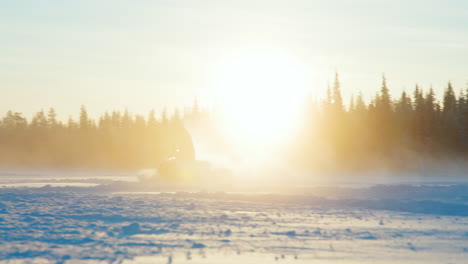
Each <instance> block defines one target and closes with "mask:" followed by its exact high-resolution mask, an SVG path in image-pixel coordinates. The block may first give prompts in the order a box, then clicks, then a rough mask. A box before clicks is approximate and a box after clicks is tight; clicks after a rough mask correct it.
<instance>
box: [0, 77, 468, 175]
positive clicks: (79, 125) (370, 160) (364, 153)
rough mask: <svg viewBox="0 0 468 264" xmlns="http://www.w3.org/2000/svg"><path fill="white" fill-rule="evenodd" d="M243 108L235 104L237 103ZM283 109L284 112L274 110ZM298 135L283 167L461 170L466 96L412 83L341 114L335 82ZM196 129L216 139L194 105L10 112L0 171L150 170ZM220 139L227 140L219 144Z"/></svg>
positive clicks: (466, 160)
mask: <svg viewBox="0 0 468 264" xmlns="http://www.w3.org/2000/svg"><path fill="white" fill-rule="evenodd" d="M239 107H242V104H241V103H240V104H239ZM279 107H281V106H279ZM306 111H307V112H306V115H305V116H306V120H304V122H303V129H302V130H301V133H300V135H299V136H298V138H297V141H296V143H295V144H293V145H294V146H292V147H293V151H292V152H293V155H291V156H288V157H291V159H290V160H289V161H287V160H286V158H287V157H286V156H287V155H285V163H292V164H293V165H295V166H299V167H300V168H303V169H306V170H319V171H363V170H375V169H391V170H401V171H410V170H421V169H430V168H432V167H436V166H440V164H447V163H457V164H461V165H463V164H464V165H465V166H466V164H468V89H462V90H461V91H460V92H457V93H455V90H454V88H453V87H452V85H451V83H448V84H447V86H446V88H445V91H444V95H443V98H442V100H441V101H439V100H437V99H436V98H435V94H434V91H433V90H432V88H429V89H426V90H424V89H422V88H421V87H419V86H418V85H416V87H415V88H414V90H413V91H412V92H410V93H407V92H403V93H402V94H401V95H400V96H399V97H398V98H391V96H390V93H389V88H388V87H387V80H386V79H385V77H383V79H382V83H381V87H380V89H378V92H377V94H376V95H375V96H374V97H373V98H372V100H371V101H370V102H368V103H366V102H365V101H364V100H363V97H362V94H358V95H357V96H356V97H354V96H353V97H352V98H351V101H350V103H349V104H348V105H347V106H345V104H344V103H343V99H342V95H341V84H340V81H339V78H338V74H337V75H336V78H335V80H334V83H333V84H332V86H331V87H328V89H327V95H326V98H324V99H323V100H321V101H318V102H317V101H315V102H313V101H312V100H310V101H309V104H308V109H307V110H306ZM189 123H190V124H191V127H192V128H193V127H195V128H196V127H199V128H200V127H202V128H203V132H200V131H199V132H200V133H198V134H202V135H205V137H206V138H207V140H211V141H215V139H214V138H215V137H216V134H217V133H218V132H217V131H218V130H217V128H216V125H213V123H215V120H214V119H213V118H211V116H210V114H209V113H208V112H207V111H203V110H201V109H200V107H199V105H198V103H197V101H196V100H195V102H194V104H193V105H192V107H189V108H186V109H184V111H183V113H181V112H180V111H178V110H176V111H175V112H174V113H173V114H172V115H169V114H168V113H167V111H163V112H162V113H161V114H160V115H159V116H156V114H155V112H154V111H151V112H150V113H149V115H148V116H146V117H145V116H141V115H132V114H131V113H129V112H128V111H124V112H119V111H114V112H111V113H105V114H104V115H102V116H101V117H99V118H98V119H97V120H94V119H92V118H90V117H89V116H88V113H87V111H86V108H85V107H84V106H83V107H81V110H80V114H79V119H78V120H73V119H72V118H70V119H69V120H68V122H61V121H59V120H58V119H57V114H56V112H55V110H54V109H53V108H52V109H50V110H49V111H47V112H45V111H39V112H37V113H36V114H35V115H34V116H33V117H32V119H31V120H27V119H26V118H25V117H23V116H22V114H21V113H18V112H12V111H9V112H7V113H6V115H5V116H4V117H3V118H2V119H1V120H0V166H15V167H49V168H50V167H54V168H60V167H63V168H105V169H138V168H155V167H157V166H158V165H159V164H160V162H162V161H163V160H165V159H167V158H168V157H169V156H171V155H173V154H174V149H175V147H174V146H175V145H177V144H178V143H177V140H178V139H177V135H178V133H179V132H180V131H181V129H180V128H181V126H183V124H185V125H187V124H189ZM226 140H227V139H226Z"/></svg>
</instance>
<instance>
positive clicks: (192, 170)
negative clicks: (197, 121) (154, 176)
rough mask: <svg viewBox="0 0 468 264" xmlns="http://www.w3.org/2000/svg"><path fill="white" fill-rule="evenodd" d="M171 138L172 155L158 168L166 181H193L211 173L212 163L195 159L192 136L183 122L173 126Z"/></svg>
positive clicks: (170, 151)
mask: <svg viewBox="0 0 468 264" xmlns="http://www.w3.org/2000/svg"><path fill="white" fill-rule="evenodd" d="M170 139H171V142H170V149H169V153H170V155H169V157H168V158H167V159H166V160H165V161H163V162H162V163H161V164H159V167H158V168H157V173H158V176H159V178H160V179H161V180H163V181H165V182H193V181H196V180H200V179H201V178H203V177H207V176H209V175H210V173H211V166H210V163H209V162H208V161H198V160H196V159H195V148H194V145H193V141H192V137H191V136H190V134H189V132H188V131H187V129H185V127H184V126H183V125H182V124H178V125H176V126H174V127H172V128H171V137H170Z"/></svg>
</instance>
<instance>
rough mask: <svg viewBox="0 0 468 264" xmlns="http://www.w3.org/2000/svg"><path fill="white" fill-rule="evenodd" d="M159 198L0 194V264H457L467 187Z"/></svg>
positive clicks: (140, 190) (99, 189) (467, 228)
mask: <svg viewBox="0 0 468 264" xmlns="http://www.w3.org/2000/svg"><path fill="white" fill-rule="evenodd" d="M44 177H45V176H44ZM77 177H78V176H77ZM178 187H181V186H178ZM169 189H174V186H165V187H164V188H162V187H161V186H159V185H158V184H156V183H154V184H153V185H151V184H147V183H136V182H134V183H131V181H128V182H125V183H124V182H114V183H109V184H107V185H98V186H94V187H84V186H75V185H72V186H68V187H55V186H52V185H48V186H45V187H41V188H32V187H28V188H25V187H22V188H18V187H15V188H12V187H9V188H0V260H1V261H3V262H6V263H50V262H53V263H56V262H58V263H113V262H115V263H245V264H248V263H277V262H278V263H396V262H401V263H403V262H404V263H467V262H466V260H467V259H468V217H467V216H468V185H467V184H465V183H463V182H460V183H456V182H451V183H450V184H433V183H431V184H417V185H414V184H412V185H409V184H399V185H398V184H396V185H375V186H371V187H368V186H366V187H352V188H351V187H339V188H338V187H331V186H327V187H316V188H309V189H307V191H305V190H301V191H300V192H299V191H297V192H295V193H294V192H290V193H289V194H286V193H283V194H279V193H232V192H211V191H210V192H200V191H180V190H178V191H173V192H169V191H168V190H169ZM179 189H181V188H179Z"/></svg>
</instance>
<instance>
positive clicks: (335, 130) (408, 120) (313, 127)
mask: <svg viewBox="0 0 468 264" xmlns="http://www.w3.org/2000/svg"><path fill="white" fill-rule="evenodd" d="M307 111H308V114H307V115H306V116H307V120H306V121H305V124H306V127H305V129H304V130H303V133H302V135H301V137H300V139H299V141H298V144H297V147H298V149H299V151H298V152H297V153H298V155H296V156H295V161H296V162H297V161H299V164H300V165H301V166H302V167H303V168H315V169H320V170H330V171H341V170H346V171H349V170H354V171H356V170H357V171H362V170H375V169H391V170H402V171H411V170H424V169H434V168H436V167H437V166H440V165H443V164H448V163H451V164H452V165H453V164H457V165H461V166H462V167H465V169H466V165H467V164H468V88H466V89H462V90H460V92H459V94H458V95H457V94H456V93H455V90H454V88H453V86H452V84H451V83H450V82H449V83H448V84H447V86H446V88H445V90H444V94H443V99H442V100H441V101H438V100H437V99H436V98H435V94H434V91H433V89H432V87H431V88H429V89H427V90H424V89H422V88H421V87H420V86H419V85H416V86H415V88H414V90H413V91H412V92H411V93H407V92H405V91H404V92H402V94H401V95H400V96H399V97H398V98H391V96H390V93H389V88H388V87H387V80H386V78H385V76H383V78H382V83H381V87H380V89H379V90H378V92H377V94H376V95H375V96H374V97H373V98H372V100H371V101H370V102H369V103H367V104H366V103H365V102H364V100H363V98H362V94H361V93H359V94H358V95H357V97H354V96H352V98H351V101H350V103H349V105H348V107H347V108H345V106H344V104H343V100H342V96H341V84H340V81H339V78H338V74H336V77H335V80H334V83H333V85H332V87H328V89H327V95H326V98H325V99H324V100H322V101H320V102H310V104H309V109H308V110H307Z"/></svg>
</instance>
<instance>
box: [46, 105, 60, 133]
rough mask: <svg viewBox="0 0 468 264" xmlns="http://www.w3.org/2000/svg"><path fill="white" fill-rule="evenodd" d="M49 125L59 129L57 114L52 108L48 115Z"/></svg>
mask: <svg viewBox="0 0 468 264" xmlns="http://www.w3.org/2000/svg"><path fill="white" fill-rule="evenodd" d="M47 124H48V126H49V127H50V128H56V127H57V124H58V123H57V113H56V112H55V109H54V108H50V109H49V112H48V113H47Z"/></svg>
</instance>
